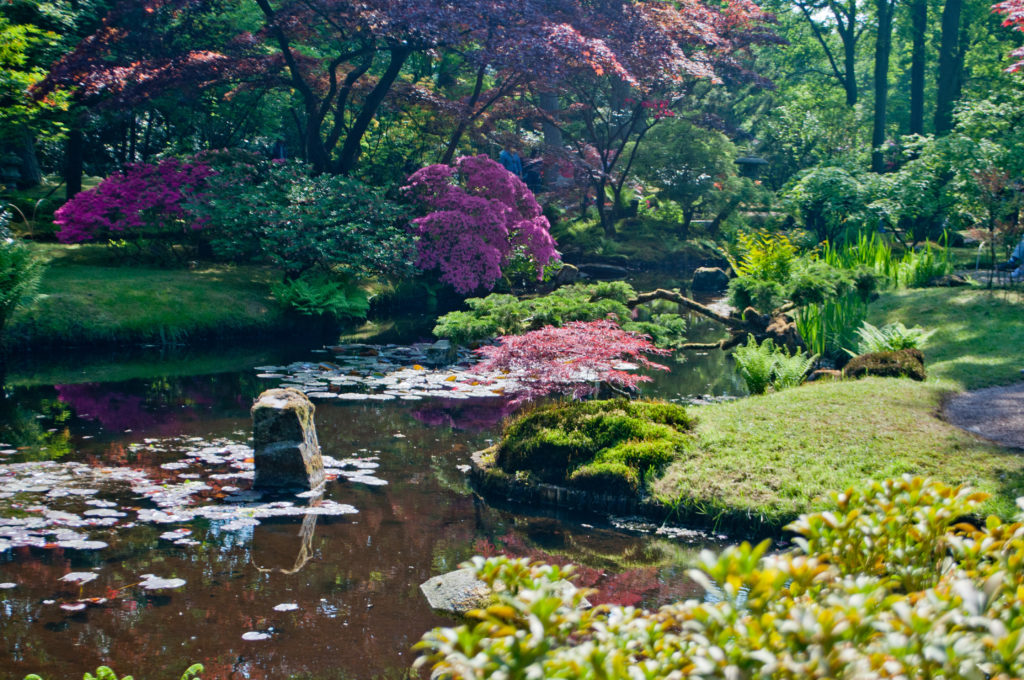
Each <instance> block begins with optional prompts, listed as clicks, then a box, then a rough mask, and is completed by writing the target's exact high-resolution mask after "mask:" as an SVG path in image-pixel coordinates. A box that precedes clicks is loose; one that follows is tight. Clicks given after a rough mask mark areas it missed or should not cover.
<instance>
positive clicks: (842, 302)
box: [796, 293, 868, 360]
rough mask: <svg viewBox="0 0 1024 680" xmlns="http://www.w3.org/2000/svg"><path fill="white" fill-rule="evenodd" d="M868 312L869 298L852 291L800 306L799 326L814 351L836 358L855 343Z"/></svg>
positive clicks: (809, 346) (797, 322)
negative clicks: (837, 296)
mask: <svg viewBox="0 0 1024 680" xmlns="http://www.w3.org/2000/svg"><path fill="white" fill-rule="evenodd" d="M867 313H868V306H867V301H866V300H865V299H864V298H862V297H861V296H860V294H859V293H851V294H848V295H845V296H843V297H841V298H836V299H834V300H828V301H826V302H824V303H822V304H818V305H807V306H805V307H802V308H800V309H799V310H798V311H797V314H796V328H797V331H799V333H800V337H801V338H803V339H804V342H805V343H806V344H807V347H808V348H809V349H810V350H811V351H812V352H814V353H815V354H817V355H819V356H823V357H827V358H829V359H833V360H837V359H841V358H843V357H845V356H846V348H847V347H849V346H850V345H851V344H853V342H854V338H855V337H856V332H857V329H858V328H860V326H861V324H863V323H864V318H865V317H866V316H867Z"/></svg>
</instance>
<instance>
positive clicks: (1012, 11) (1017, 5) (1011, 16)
mask: <svg viewBox="0 0 1024 680" xmlns="http://www.w3.org/2000/svg"><path fill="white" fill-rule="evenodd" d="M992 11H994V12H998V13H1000V14H1005V15H1006V19H1004V20H1003V26H1013V27H1015V28H1016V29H1017V30H1018V31H1024V0H1005V2H1000V3H998V4H996V5H993V6H992ZM1010 56H1012V57H1020V61H1018V62H1017V63H1015V64H1013V65H1012V66H1010V68H1009V69H1007V70H1009V71H1024V47H1018V48H1017V49H1016V50H1014V51H1013V52H1011V53H1010Z"/></svg>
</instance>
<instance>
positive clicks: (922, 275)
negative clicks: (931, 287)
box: [897, 243, 953, 288]
mask: <svg viewBox="0 0 1024 680" xmlns="http://www.w3.org/2000/svg"><path fill="white" fill-rule="evenodd" d="M952 273H953V260H952V253H951V252H950V250H949V248H932V244H931V243H928V245H927V246H925V247H924V248H922V249H920V250H916V251H914V250H911V251H908V252H907V253H905V254H904V255H903V259H902V260H900V265H899V270H898V272H897V281H898V282H899V285H900V287H902V288H924V287H925V286H927V285H928V283H929V282H930V281H931V280H932V279H934V278H935V277H937V276H945V275H946V274H952Z"/></svg>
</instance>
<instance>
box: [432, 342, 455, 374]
mask: <svg viewBox="0 0 1024 680" xmlns="http://www.w3.org/2000/svg"><path fill="white" fill-rule="evenodd" d="M423 355H424V360H423V363H425V364H426V365H427V366H431V367H434V368H437V367H439V366H448V365H450V364H454V363H455V361H456V359H457V358H458V354H457V352H456V348H455V345H453V344H452V343H451V341H450V340H438V341H437V342H435V343H434V344H432V345H427V346H426V347H425V348H424V349H423Z"/></svg>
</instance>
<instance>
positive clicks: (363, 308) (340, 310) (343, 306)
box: [270, 272, 370, 319]
mask: <svg viewBox="0 0 1024 680" xmlns="http://www.w3.org/2000/svg"><path fill="white" fill-rule="evenodd" d="M270 289H271V292H273V294H274V297H275V298H276V299H277V301H278V302H279V303H281V305H283V306H284V307H285V308H287V309H291V310H293V311H296V312H298V313H299V314H303V315H305V316H326V317H331V318H335V319H365V318H366V313H367V312H368V311H369V309H370V300H369V297H368V296H367V294H366V291H365V290H363V289H362V288H360V287H359V286H357V285H355V284H353V283H351V282H350V281H346V280H338V279H331V278H329V277H327V276H325V275H323V274H320V273H310V272H307V273H305V274H303V275H302V276H300V277H298V278H295V279H288V280H285V281H281V282H279V283H274V284H271V286H270Z"/></svg>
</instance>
